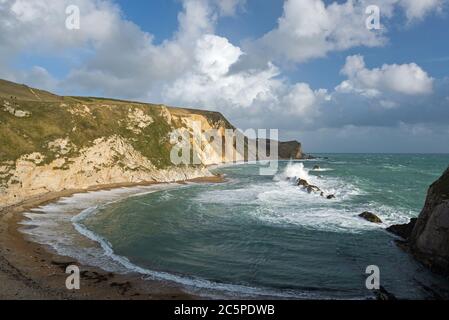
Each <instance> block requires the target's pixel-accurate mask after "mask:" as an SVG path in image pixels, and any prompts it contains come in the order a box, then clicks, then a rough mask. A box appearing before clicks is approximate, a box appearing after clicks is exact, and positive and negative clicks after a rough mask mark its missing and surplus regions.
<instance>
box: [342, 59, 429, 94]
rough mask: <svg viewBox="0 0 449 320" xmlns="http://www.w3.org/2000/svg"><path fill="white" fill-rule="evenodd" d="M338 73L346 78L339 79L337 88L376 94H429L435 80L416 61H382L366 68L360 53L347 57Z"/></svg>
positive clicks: (343, 90)
mask: <svg viewBox="0 0 449 320" xmlns="http://www.w3.org/2000/svg"><path fill="white" fill-rule="evenodd" d="M341 73H342V74H343V75H345V76H347V77H348V80H345V81H344V82H342V83H341V84H340V85H339V86H338V87H337V88H336V90H337V91H340V92H358V93H361V94H363V95H366V96H377V95H380V94H381V93H382V92H393V93H399V94H405V95H422V94H429V93H431V92H432V87H433V81H434V79H433V78H431V77H430V76H429V75H428V74H427V73H426V72H425V71H424V70H423V69H421V67H419V66H418V65H417V64H416V63H409V64H401V65H398V64H392V65H388V64H384V65H383V66H382V67H380V68H374V69H368V68H366V66H365V61H364V58H363V57H362V56H360V55H354V56H350V57H347V58H346V64H345V66H344V67H343V69H342V70H341Z"/></svg>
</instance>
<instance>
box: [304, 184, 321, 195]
mask: <svg viewBox="0 0 449 320" xmlns="http://www.w3.org/2000/svg"><path fill="white" fill-rule="evenodd" d="M320 191H321V189H320V188H318V187H317V186H313V185H309V186H308V187H307V192H308V193H312V192H320Z"/></svg>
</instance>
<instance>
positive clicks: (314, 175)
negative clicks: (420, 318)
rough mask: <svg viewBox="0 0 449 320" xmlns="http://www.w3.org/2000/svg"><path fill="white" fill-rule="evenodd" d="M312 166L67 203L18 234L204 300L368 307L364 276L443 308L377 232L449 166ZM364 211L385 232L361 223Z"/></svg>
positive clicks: (363, 162) (378, 158)
mask: <svg viewBox="0 0 449 320" xmlns="http://www.w3.org/2000/svg"><path fill="white" fill-rule="evenodd" d="M316 156H317V158H316V159H311V160H303V161H301V160H299V161H279V162H278V170H277V172H276V173H275V174H272V175H261V170H260V169H261V168H263V167H264V165H265V164H263V163H257V162H253V163H240V164H232V165H224V166H217V167H214V168H212V171H213V172H214V173H217V174H223V175H224V176H225V182H223V183H186V184H160V185H154V186H146V187H132V188H120V189H115V190H105V191H96V192H90V193H79V194H75V195H73V196H71V197H67V198H62V199H60V200H59V201H57V202H55V203H51V204H48V205H45V206H42V207H39V208H36V209H34V210H31V211H30V212H28V213H26V216H27V218H28V219H27V220H25V221H23V222H22V224H23V228H22V231H23V232H24V233H26V234H27V236H28V237H29V238H30V239H31V240H33V241H35V242H38V243H41V244H44V245H47V246H49V247H50V248H51V249H52V250H54V251H56V252H57V253H58V254H61V255H65V256H70V257H73V258H75V259H77V260H78V261H80V262H81V263H83V264H89V265H92V266H97V267H100V268H103V269H104V270H107V271H113V272H118V273H138V274H140V275H141V276H142V279H144V281H145V279H148V280H152V279H156V280H162V281H169V282H174V283H177V284H179V285H180V286H182V287H183V288H184V289H185V290H186V291H187V292H190V293H192V294H196V295H200V296H204V297H209V298H250V299H251V298H256V299H257V298H262V299H263V298H276V299H373V298H374V292H373V290H371V289H372V288H370V286H367V282H369V277H370V275H371V273H370V272H369V270H372V269H370V267H371V268H372V266H374V267H376V268H377V270H378V271H379V274H378V280H379V283H380V285H381V286H382V287H384V288H385V289H386V290H387V291H388V292H390V293H392V294H393V295H395V296H396V297H397V298H399V299H435V298H437V297H446V298H448V297H449V281H448V280H447V279H445V278H443V277H440V276H438V275H436V274H433V273H431V272H430V271H429V270H428V269H426V268H425V267H424V266H422V265H421V264H420V263H418V262H417V261H415V260H414V259H413V258H412V257H411V256H410V255H409V254H407V253H406V252H404V251H403V250H402V249H400V248H399V247H398V246H397V245H396V243H395V240H397V239H398V238H397V237H396V236H394V235H392V234H390V233H389V232H387V231H386V230H385V229H386V227H388V226H390V225H393V224H401V223H407V222H408V221H409V220H410V218H414V217H417V216H418V215H419V213H420V211H421V209H422V207H423V205H424V201H425V198H426V193H427V190H428V187H429V185H430V184H431V183H432V182H433V181H435V180H436V179H437V178H438V177H439V176H441V174H442V173H443V171H444V170H445V169H446V168H447V167H448V165H449V155H438V154H435V155H430V154H319V155H316ZM298 179H305V180H307V181H308V182H309V183H310V184H313V185H315V186H317V187H319V188H320V189H321V190H322V192H323V194H324V195H325V196H327V195H334V196H335V198H333V199H327V198H326V197H323V196H321V195H320V193H319V192H318V193H308V192H307V191H306V190H304V189H303V188H301V187H298V186H297V184H296V181H297V180H298ZM365 211H369V212H372V213H375V214H376V215H378V216H379V217H380V218H381V220H382V221H383V223H381V224H375V223H371V222H368V221H366V220H364V219H362V218H360V217H359V214H360V213H362V212H365ZM371 279H372V278H371Z"/></svg>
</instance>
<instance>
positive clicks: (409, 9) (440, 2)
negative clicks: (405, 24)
mask: <svg viewBox="0 0 449 320" xmlns="http://www.w3.org/2000/svg"><path fill="white" fill-rule="evenodd" d="M447 3H448V1H447V0H400V5H401V6H402V8H403V9H404V11H405V14H406V16H407V18H408V20H414V19H422V18H424V17H425V16H426V15H428V14H430V13H432V12H438V11H441V10H442V8H443V6H444V5H446V4H447Z"/></svg>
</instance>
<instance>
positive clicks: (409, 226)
mask: <svg viewBox="0 0 449 320" xmlns="http://www.w3.org/2000/svg"><path fill="white" fill-rule="evenodd" d="M417 220H418V219H416V218H413V219H410V222H409V223H406V224H396V225H393V226H391V227H388V228H387V231H388V232H391V233H393V234H395V235H397V236H399V237H401V238H403V239H405V240H407V239H408V238H409V237H410V236H411V234H412V231H413V228H414V227H415V225H416V221H417Z"/></svg>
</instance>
